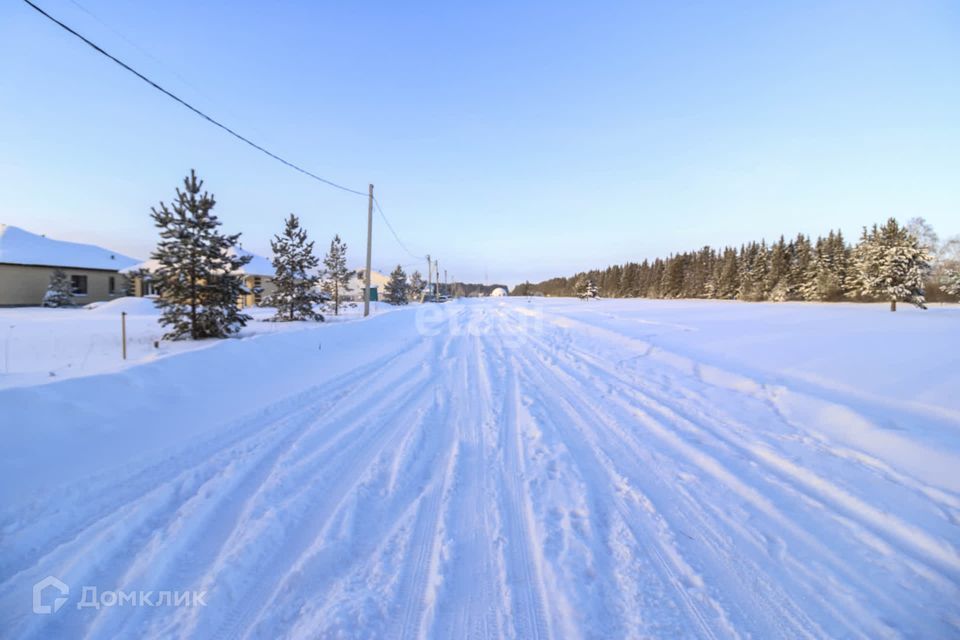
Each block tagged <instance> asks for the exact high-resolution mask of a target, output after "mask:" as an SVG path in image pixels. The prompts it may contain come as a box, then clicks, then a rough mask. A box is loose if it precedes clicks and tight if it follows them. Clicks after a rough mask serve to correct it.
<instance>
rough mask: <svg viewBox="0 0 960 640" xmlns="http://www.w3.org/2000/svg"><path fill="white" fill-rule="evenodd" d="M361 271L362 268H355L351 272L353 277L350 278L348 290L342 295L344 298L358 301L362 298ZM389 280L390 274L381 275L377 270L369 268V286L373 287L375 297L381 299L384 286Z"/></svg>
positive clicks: (362, 270) (362, 281) (383, 293)
mask: <svg viewBox="0 0 960 640" xmlns="http://www.w3.org/2000/svg"><path fill="white" fill-rule="evenodd" d="M363 272H364V269H356V270H354V272H353V277H351V278H350V291H349V292H348V293H347V295H346V296H344V299H346V300H354V301H357V302H360V301H362V300H363V285H364V279H363ZM388 282H390V276H386V275H383V274H382V273H380V272H379V271H374V270H373V269H371V270H370V288H371V289H375V290H376V292H377V294H376V299H377V300H383V297H384V295H385V290H384V287H385V286H386V285H387V283H388Z"/></svg>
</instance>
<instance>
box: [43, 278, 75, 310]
mask: <svg viewBox="0 0 960 640" xmlns="http://www.w3.org/2000/svg"><path fill="white" fill-rule="evenodd" d="M43 306H45V307H72V306H73V286H71V284H70V279H69V278H67V274H66V273H64V271H63V269H54V270H53V273H52V274H50V284H49V285H47V292H46V293H45V294H44V295H43Z"/></svg>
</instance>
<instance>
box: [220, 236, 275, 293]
mask: <svg viewBox="0 0 960 640" xmlns="http://www.w3.org/2000/svg"><path fill="white" fill-rule="evenodd" d="M229 253H230V255H234V256H240V257H244V256H250V262H248V263H247V264H245V265H243V266H242V267H240V270H239V271H238V272H237V273H238V274H240V275H242V276H243V284H244V286H245V287H246V288H247V291H248V292H249V293H247V295H245V296H242V297H241V298H240V306H241V307H253V306H257V307H259V306H260V305H261V304H262V303H263V301H264V299H265V298H266V297H267V296H269V295H270V294H271V293H273V292H274V291H275V290H276V286H274V284H273V276H274V274H275V273H276V270H275V269H274V268H273V263H271V262H270V260H268V259H267V258H264V257H263V256H258V255H257V254H255V253H251V252H249V251H247V250H246V249H244V248H243V247H233V248H231V249H230V251H229Z"/></svg>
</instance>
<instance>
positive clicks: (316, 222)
mask: <svg viewBox="0 0 960 640" xmlns="http://www.w3.org/2000/svg"><path fill="white" fill-rule="evenodd" d="M36 1H37V3H38V4H39V5H40V6H42V7H44V8H45V9H47V10H48V11H49V12H51V13H52V14H53V15H55V16H57V17H59V18H61V19H62V20H64V21H65V22H66V23H68V24H70V25H72V26H74V27H75V28H76V29H77V30H79V31H80V32H81V33H83V34H85V35H87V36H88V37H90V38H91V39H92V40H94V41H95V42H98V43H100V44H101V45H102V46H103V47H104V48H106V49H107V50H108V51H110V52H112V53H114V54H115V55H117V56H119V57H120V58H122V59H124V60H126V61H128V62H129V63H130V64H132V65H133V66H134V67H135V68H137V69H139V70H141V71H143V72H144V73H146V74H147V75H149V76H151V77H153V78H154V79H156V80H157V81H158V82H159V83H160V84H162V85H164V86H166V87H167V88H169V89H171V90H172V91H174V92H175V93H178V94H180V95H181V96H182V97H184V98H185V99H187V100H188V101H191V102H194V103H195V104H196V105H197V106H198V107H200V108H201V109H204V110H208V111H209V112H210V113H211V114H213V115H214V116H215V117H218V118H219V119H221V120H222V121H223V122H225V123H226V124H227V125H229V126H231V127H234V128H236V129H237V130H238V131H240V132H242V133H244V134H246V135H248V136H249V137H251V138H252V139H254V140H255V141H257V142H259V143H260V144H263V145H264V146H267V147H269V148H270V149H272V150H274V151H276V152H278V153H280V154H281V155H284V156H286V157H288V158H289V159H291V160H292V161H294V162H297V163H299V164H301V165H303V166H304V167H306V168H308V169H309V170H311V171H314V172H315V173H319V174H321V175H324V176H326V177H329V178H330V179H332V180H335V181H338V182H341V183H344V184H347V185H349V186H351V187H354V188H358V189H365V188H366V185H367V183H369V182H373V183H374V184H375V185H376V192H377V194H378V197H379V198H380V201H381V203H382V204H383V207H384V209H385V211H386V213H387V215H388V216H389V217H390V219H391V222H392V223H393V225H394V227H395V228H396V230H397V232H398V233H399V234H400V237H401V239H403V240H404V242H405V243H406V244H407V245H408V246H409V248H410V249H411V250H412V251H413V253H414V254H416V255H422V254H425V253H428V252H429V253H431V254H433V255H435V256H438V257H439V259H440V263H441V268H442V269H443V268H446V269H447V270H448V272H449V273H450V274H451V275H452V276H456V277H457V278H458V279H462V280H467V281H483V280H484V279H485V278H487V279H488V280H489V281H490V282H506V283H508V284H514V283H516V282H519V281H522V280H524V279H527V278H529V279H531V280H534V281H536V280H540V279H543V278H546V277H550V276H553V275H567V274H571V273H573V272H575V271H578V270H582V269H586V268H590V267H595V266H605V265H607V264H610V263H614V262H622V261H626V260H639V259H643V258H649V257H656V256H659V255H666V254H668V253H670V252H672V251H679V250H685V249H693V248H696V247H698V246H702V245H703V244H707V243H709V244H712V245H723V244H726V243H730V244H739V243H741V242H743V241H747V240H751V239H759V238H761V237H766V238H773V237H776V236H779V235H780V234H781V233H784V234H790V235H792V234H795V233H797V232H798V231H803V232H807V233H813V234H816V233H820V232H826V231H827V230H828V229H830V228H831V227H834V228H841V229H842V230H843V231H844V232H845V233H847V234H849V235H850V236H855V235H856V234H857V233H858V230H859V228H860V227H861V226H862V225H864V224H870V223H873V222H875V221H881V220H882V219H885V218H886V217H888V216H890V215H895V216H897V217H899V218H901V219H903V220H905V219H906V218H909V217H912V216H915V215H920V216H924V217H926V218H927V220H928V221H929V222H931V223H932V224H933V226H934V228H935V229H936V230H937V231H938V232H939V233H940V234H941V236H949V235H952V234H956V233H960V3H958V2H956V1H954V0H945V1H943V2H924V1H921V0H916V1H903V2H883V1H880V0H870V1H864V2H842V1H830V2H817V1H812V2H811V1H804V2H779V1H769V0H763V1H757V2H737V1H724V2H680V1H669V2H641V1H639V0H634V1H630V2H623V3H603V2H566V1H563V0H559V1H551V2H542V3H533V2H514V1H510V2H500V1H499V0H497V1H492V2H477V3H461V2H450V1H446V2H433V3H408V2H341V3H325V2H212V1H211V2H205V1H193V2H186V1H181V0H167V1H165V2H153V3H147V2H106V1H103V0H77V1H78V2H79V3H80V5H82V7H83V9H86V10H87V11H84V10H83V9H81V7H79V6H78V5H76V4H74V3H73V2H71V1H70V0H36ZM91 13H92V14H93V15H94V16H96V18H97V19H95V18H94V17H93V16H91V15H90V14H91ZM104 23H105V24H106V25H107V26H105V24H104ZM191 167H193V168H196V169H197V171H198V173H199V174H200V175H201V177H203V178H204V179H205V180H206V183H207V187H208V188H209V189H210V190H211V191H212V192H213V193H214V194H215V195H216V196H217V200H218V205H217V212H218V213H219V214H220V217H221V219H222V221H223V222H224V228H225V230H227V231H230V232H237V231H242V232H243V241H244V246H245V247H246V248H248V249H251V250H254V251H258V252H261V253H265V254H266V253H268V251H269V243H268V240H269V238H270V236H271V235H272V234H273V233H275V232H277V231H279V230H280V229H281V227H282V219H283V217H284V216H285V215H286V214H288V213H289V212H295V213H297V214H298V215H300V216H301V217H302V219H303V221H304V225H305V226H306V228H307V229H308V231H309V232H310V233H311V234H312V236H313V237H314V238H315V239H316V240H318V245H319V246H320V247H321V248H324V245H326V244H327V243H328V242H329V239H330V238H331V237H332V236H333V234H334V233H340V234H341V235H342V236H343V237H344V238H345V239H346V241H347V243H348V244H349V246H350V253H351V255H352V258H351V263H352V264H355V265H360V264H361V263H362V259H363V246H364V242H365V236H364V233H365V223H366V202H365V201H364V200H363V199H362V198H359V197H357V196H353V195H348V194H344V193H341V192H338V191H336V190H333V189H330V188H328V187H325V186H323V185H320V184H318V183H315V182H313V181H312V180H309V179H307V178H305V177H303V176H301V175H299V174H297V173H294V172H293V171H291V170H289V169H287V168H285V167H283V166H282V165H279V164H277V163H276V162H275V161H273V160H270V159H269V158H267V157H265V156H262V155H260V154H259V153H258V152H256V151H254V150H252V149H250V148H249V147H246V146H245V145H243V144H242V143H239V142H238V141H236V140H234V139H232V138H231V137H229V136H228V135H226V134H225V133H223V132H222V131H220V130H218V129H216V128H214V127H212V126H210V125H209V124H207V123H205V122H204V121H202V120H200V119H199V118H198V117H197V116H195V115H193V114H192V113H190V112H189V111H187V110H186V109H184V108H183V107H181V106H179V105H177V104H175V103H173V102H172V101H171V100H169V99H168V98H165V97H163V96H162V95H161V94H159V93H157V92H156V91H154V90H153V89H151V88H149V87H148V86H147V85H145V84H144V83H142V82H141V81H140V80H138V79H136V78H134V77H133V76H131V75H129V74H128V73H126V72H124V71H122V70H121V69H120V68H119V67H117V66H115V65H114V64H112V63H110V62H109V61H108V60H106V59H105V58H103V57H102V56H100V55H98V54H96V53H95V52H94V51H92V50H91V49H89V48H88V47H86V45H83V44H82V43H81V42H80V41H78V40H76V39H74V38H72V37H71V36H69V35H68V34H67V33H66V32H64V31H63V30H61V29H60V28H58V27H56V26H55V25H53V24H52V23H50V22H48V21H47V20H45V19H44V18H42V17H41V16H40V15H39V14H37V13H35V12H34V11H33V10H32V9H30V8H29V7H28V6H27V5H25V4H23V3H22V2H19V1H18V0H10V1H8V2H4V3H2V4H0V191H2V193H3V204H2V205H0V222H6V223H9V224H15V225H18V226H22V227H25V228H27V229H29V230H32V231H35V232H39V233H46V234H47V235H50V236H51V237H56V238H63V239H71V240H78V241H88V242H96V243H99V244H103V245H105V246H107V247H110V248H112V249H115V250H117V251H121V252H126V253H129V254H132V255H134V256H135V257H144V258H145V257H147V255H148V253H149V251H150V249H151V247H152V245H153V243H154V239H155V230H154V229H153V227H152V223H151V220H150V218H149V215H148V214H149V210H150V207H151V206H152V205H154V204H155V203H156V202H157V201H159V200H161V199H164V200H169V199H171V198H172V196H173V194H174V188H175V187H176V186H177V185H178V184H179V181H180V180H181V179H182V177H183V175H184V174H185V173H187V172H188V171H189V169H190V168H191ZM375 222H377V221H375ZM374 233H375V239H374V267H375V268H379V269H384V270H386V269H388V268H390V267H391V266H392V265H396V264H397V263H402V264H409V263H413V262H415V260H414V258H411V257H410V256H409V255H407V254H406V253H405V252H404V251H403V249H401V248H400V247H399V246H398V245H397V243H396V242H395V241H394V240H393V238H392V237H391V236H390V235H389V232H388V231H387V230H386V228H385V227H384V226H383V225H382V224H376V226H375V230H374ZM419 263H422V261H419Z"/></svg>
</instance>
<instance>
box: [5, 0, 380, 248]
mask: <svg viewBox="0 0 960 640" xmlns="http://www.w3.org/2000/svg"><path fill="white" fill-rule="evenodd" d="M23 1H24V2H25V3H27V4H28V5H29V6H30V7H31V8H33V9H34V10H35V11H36V12H37V13H39V14H40V15H42V16H43V17H45V18H47V19H48V20H50V21H51V22H53V23H54V24H56V25H58V26H59V27H60V28H62V29H63V30H65V31H66V32H67V33H70V34H71V35H73V36H75V37H77V38H79V39H80V40H82V41H83V42H85V43H86V44H87V45H88V46H90V47H91V48H92V49H93V50H94V51H96V52H97V53H99V54H101V55H103V56H106V57H107V58H109V59H110V60H112V61H113V62H115V63H116V64H118V65H120V66H121V67H123V68H124V69H126V70H127V71H129V72H130V73H132V74H133V75H135V76H137V77H138V78H140V79H141V80H143V81H144V82H146V83H147V84H149V85H150V86H151V87H153V88H154V89H156V90H157V91H159V92H161V93H163V94H164V95H166V96H167V97H168V98H171V99H173V100H175V101H177V102H179V103H180V104H182V105H183V106H185V107H186V108H187V109H190V111H193V112H194V113H195V114H197V115H198V116H200V117H201V118H203V119H204V120H206V121H207V122H209V123H210V124H213V125H215V126H217V127H220V128H221V129H223V130H224V131H226V132H227V133H229V134H230V135H232V136H233V137H234V138H237V139H238V140H240V141H242V142H245V143H247V144H248V145H250V146H251V147H253V148H254V149H256V150H257V151H260V152H262V153H264V154H266V155H268V156H270V157H271V158H273V159H274V160H277V161H278V162H281V163H283V164H285V165H286V166H288V167H290V168H291V169H294V170H296V171H299V172H300V173H302V174H304V175H306V176H309V177H311V178H313V179H314V180H317V181H319V182H322V183H324V184H326V185H329V186H331V187H335V188H337V189H340V190H341V191H346V192H348V193H353V194H356V195H358V196H364V197H367V193H365V192H363V191H358V190H356V189H351V188H350V187H345V186H343V185H341V184H337V183H336V182H333V181H332V180H327V179H326V178H321V177H320V176H318V175H317V174H315V173H312V172H310V171H307V170H306V169H304V168H302V167H299V166H297V165H295V164H294V163H292V162H290V161H289V160H285V159H284V158H281V157H280V156H278V155H277V154H275V153H273V152H272V151H269V150H267V149H265V148H263V147H261V146H260V145H258V144H257V143H256V142H253V141H252V140H250V139H249V138H246V137H244V136H242V135H240V134H239V133H237V132H236V131H234V130H233V129H231V128H230V127H228V126H226V125H224V124H221V123H220V122H218V121H217V120H215V119H214V118H212V117H210V116H208V115H207V114H206V113H204V112H203V111H200V110H199V109H197V108H196V107H194V106H193V105H192V104H190V103H189V102H187V101H186V100H183V99H182V98H179V97H178V96H176V95H175V94H173V93H171V92H170V91H167V90H166V89H164V88H163V87H161V86H160V85H159V84H157V83H156V82H154V81H153V80H151V79H150V78H148V77H147V76H145V75H143V74H142V73H140V72H139V71H137V70H136V69H134V68H133V67H131V66H130V65H128V64H127V63H125V62H123V61H122V60H120V59H119V58H116V57H114V56H112V55H111V54H109V53H107V52H106V51H104V50H103V49H102V48H101V47H100V46H98V45H97V44H95V43H93V42H91V41H90V40H88V39H87V38H85V37H84V36H82V35H80V34H79V33H77V32H76V31H74V30H73V29H71V28H70V27H68V26H67V25H65V24H64V23H62V22H60V21H59V20H57V19H56V18H54V17H53V16H51V15H50V14H49V13H47V12H46V11H44V10H43V9H41V8H40V7H38V6H37V5H35V4H33V2H31V1H30V0H23ZM391 231H392V229H391Z"/></svg>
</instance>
